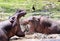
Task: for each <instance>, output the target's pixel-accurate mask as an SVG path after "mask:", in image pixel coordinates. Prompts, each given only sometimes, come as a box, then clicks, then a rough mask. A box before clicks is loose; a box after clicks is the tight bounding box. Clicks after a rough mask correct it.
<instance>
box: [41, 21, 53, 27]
mask: <svg viewBox="0 0 60 41" xmlns="http://www.w3.org/2000/svg"><path fill="white" fill-rule="evenodd" d="M42 25H43V26H45V27H51V25H52V24H51V23H50V22H42Z"/></svg>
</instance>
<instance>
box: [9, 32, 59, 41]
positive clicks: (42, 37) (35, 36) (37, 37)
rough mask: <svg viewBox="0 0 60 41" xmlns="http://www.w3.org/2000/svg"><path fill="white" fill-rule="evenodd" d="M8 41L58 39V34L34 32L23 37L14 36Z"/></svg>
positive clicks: (49, 40)
mask: <svg viewBox="0 0 60 41" xmlns="http://www.w3.org/2000/svg"><path fill="white" fill-rule="evenodd" d="M10 41H60V34H51V35H44V34H40V33H35V34H32V35H26V36H25V37H17V36H14V37H12V38H11V39H10Z"/></svg>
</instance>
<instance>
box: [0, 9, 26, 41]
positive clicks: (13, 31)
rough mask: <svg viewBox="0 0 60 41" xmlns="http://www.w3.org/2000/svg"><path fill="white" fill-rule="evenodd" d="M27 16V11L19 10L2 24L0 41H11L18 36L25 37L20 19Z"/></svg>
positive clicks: (0, 26) (0, 23)
mask: <svg viewBox="0 0 60 41" xmlns="http://www.w3.org/2000/svg"><path fill="white" fill-rule="evenodd" d="M25 15H26V11H25V10H22V9H19V10H17V11H16V13H15V14H14V15H13V16H11V17H10V18H9V19H7V20H5V21H2V22H0V41H9V39H10V38H11V37H12V36H14V35H16V36H18V37H24V36H25V33H24V32H22V30H21V28H20V22H19V19H20V18H21V17H22V16H25Z"/></svg>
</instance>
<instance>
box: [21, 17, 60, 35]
mask: <svg viewBox="0 0 60 41" xmlns="http://www.w3.org/2000/svg"><path fill="white" fill-rule="evenodd" d="M22 24H23V25H26V24H29V25H30V26H29V33H30V34H31V33H35V32H37V33H43V34H60V20H53V19H52V18H48V17H45V16H38V17H36V16H35V17H34V16H32V17H29V18H27V19H26V20H24V21H23V23H22Z"/></svg>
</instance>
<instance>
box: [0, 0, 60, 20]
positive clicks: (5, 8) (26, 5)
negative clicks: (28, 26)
mask: <svg viewBox="0 0 60 41" xmlns="http://www.w3.org/2000/svg"><path fill="white" fill-rule="evenodd" d="M45 1H49V2H53V3H54V4H56V5H57V7H56V8H55V9H51V10H50V12H54V15H53V17H55V18H56V17H59V16H60V12H57V10H60V2H57V0H0V12H4V14H3V16H4V17H6V16H7V17H8V16H12V15H13V14H14V12H15V11H16V9H18V8H19V9H26V10H27V15H26V16H25V18H27V17H29V16H31V15H32V14H31V12H32V5H33V4H34V5H35V8H36V11H37V10H43V6H46V3H44V2H45ZM5 13H6V14H5ZM0 16H1V15H0ZM4 17H3V20H6V18H4Z"/></svg>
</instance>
